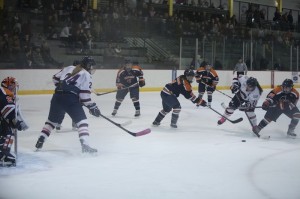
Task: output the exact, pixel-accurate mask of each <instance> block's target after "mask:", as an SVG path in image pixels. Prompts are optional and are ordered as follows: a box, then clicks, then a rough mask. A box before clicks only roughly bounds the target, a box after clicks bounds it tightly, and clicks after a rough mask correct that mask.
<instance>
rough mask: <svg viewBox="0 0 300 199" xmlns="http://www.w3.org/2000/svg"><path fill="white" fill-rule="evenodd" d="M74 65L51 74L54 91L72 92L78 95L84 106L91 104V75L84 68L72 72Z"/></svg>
mask: <svg viewBox="0 0 300 199" xmlns="http://www.w3.org/2000/svg"><path fill="white" fill-rule="evenodd" d="M75 68H76V66H68V67H65V68H63V69H62V70H61V71H60V72H58V73H56V74H55V75H54V76H53V83H54V85H55V86H56V89H55V91H57V92H66V93H73V94H76V95H78V96H79V99H80V101H81V102H82V103H83V105H84V106H88V105H90V104H92V103H93V102H92V100H91V89H92V76H91V74H90V73H89V72H87V71H86V70H85V69H81V70H79V71H78V72H75V73H74V74H73V71H74V69H75Z"/></svg>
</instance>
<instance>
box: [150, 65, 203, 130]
mask: <svg viewBox="0 0 300 199" xmlns="http://www.w3.org/2000/svg"><path fill="white" fill-rule="evenodd" d="M194 77H195V73H194V71H193V70H191V69H186V70H185V71H184V75H180V76H179V77H177V78H176V79H175V80H173V82H172V83H169V84H166V85H165V87H164V89H163V90H162V91H161V93H160V96H161V99H162V105H163V109H162V110H161V111H160V112H159V113H158V115H157V117H156V118H155V120H154V122H153V123H152V124H153V126H159V125H160V122H161V121H162V119H163V118H164V117H165V116H166V115H167V114H168V113H169V112H170V111H171V110H172V109H173V112H172V119H171V127H173V128H177V120H178V118H179V113H180V111H181V105H180V103H179V101H178V99H177V98H178V97H179V95H180V94H182V95H183V96H184V97H185V98H186V99H189V100H191V101H192V102H193V103H196V104H197V105H201V106H206V105H207V104H206V102H205V101H204V100H202V99H200V98H199V97H198V98H196V96H195V95H194V94H193V92H192V85H191V83H192V82H193V79H194Z"/></svg>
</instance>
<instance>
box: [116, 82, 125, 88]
mask: <svg viewBox="0 0 300 199" xmlns="http://www.w3.org/2000/svg"><path fill="white" fill-rule="evenodd" d="M116 86H117V88H118V89H122V88H124V85H123V84H121V83H118V84H116Z"/></svg>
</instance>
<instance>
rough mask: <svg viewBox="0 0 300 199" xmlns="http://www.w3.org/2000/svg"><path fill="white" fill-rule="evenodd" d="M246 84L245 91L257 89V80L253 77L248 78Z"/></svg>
mask: <svg viewBox="0 0 300 199" xmlns="http://www.w3.org/2000/svg"><path fill="white" fill-rule="evenodd" d="M246 84H247V90H251V91H253V90H254V89H255V87H257V84H258V83H257V79H256V78H254V77H249V78H248V79H247V81H246Z"/></svg>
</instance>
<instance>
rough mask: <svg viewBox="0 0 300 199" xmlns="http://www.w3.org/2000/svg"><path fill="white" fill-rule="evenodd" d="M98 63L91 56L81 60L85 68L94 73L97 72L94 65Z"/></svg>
mask: <svg viewBox="0 0 300 199" xmlns="http://www.w3.org/2000/svg"><path fill="white" fill-rule="evenodd" d="M94 65H96V62H95V60H94V59H93V58H92V57H90V56H85V57H83V58H82V60H81V66H82V68H84V69H85V70H87V71H88V72H89V73H90V74H93V73H94V72H95V70H94V68H93V66H94Z"/></svg>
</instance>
